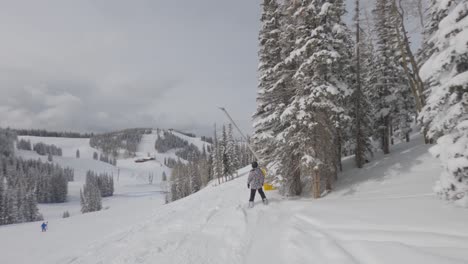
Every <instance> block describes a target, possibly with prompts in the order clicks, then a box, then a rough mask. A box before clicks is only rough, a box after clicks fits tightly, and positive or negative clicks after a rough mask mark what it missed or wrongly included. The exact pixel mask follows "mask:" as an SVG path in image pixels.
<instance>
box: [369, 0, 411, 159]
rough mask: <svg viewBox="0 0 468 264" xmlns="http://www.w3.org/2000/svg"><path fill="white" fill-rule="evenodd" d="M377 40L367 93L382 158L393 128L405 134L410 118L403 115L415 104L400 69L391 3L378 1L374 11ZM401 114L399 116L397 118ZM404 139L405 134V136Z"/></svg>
mask: <svg viewBox="0 0 468 264" xmlns="http://www.w3.org/2000/svg"><path fill="white" fill-rule="evenodd" d="M373 13H374V20H375V31H376V37H377V43H376V44H377V49H376V53H377V56H376V61H375V64H374V71H373V75H374V77H373V79H374V80H376V82H375V84H374V88H373V89H372V92H371V93H370V99H371V101H372V102H373V108H374V110H375V118H374V120H375V122H374V126H375V127H374V131H375V137H376V138H379V139H380V142H381V148H382V150H383V152H384V153H385V154H388V153H390V144H391V143H392V141H391V136H392V134H393V126H394V125H395V124H396V125H397V126H399V127H402V131H405V129H406V126H405V125H404V124H406V123H407V122H409V120H410V118H408V117H407V116H406V115H408V114H409V113H411V111H414V104H413V105H412V104H411V103H409V101H408V100H413V102H414V99H413V98H412V96H411V93H410V90H409V83H408V80H407V79H406V75H405V72H404V71H403V68H402V67H401V66H400V65H399V59H400V56H401V53H399V51H398V50H397V49H398V44H397V42H398V40H397V39H398V37H397V36H396V34H398V31H397V30H396V28H395V27H394V26H395V22H394V20H395V19H397V18H396V17H395V14H394V12H393V3H392V1H387V0H377V2H376V5H375V8H374V10H373ZM399 113H400V114H399ZM405 135H406V133H405Z"/></svg>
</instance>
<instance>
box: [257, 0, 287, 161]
mask: <svg viewBox="0 0 468 264" xmlns="http://www.w3.org/2000/svg"><path fill="white" fill-rule="evenodd" d="M262 7H263V13H262V17H261V22H262V27H261V29H260V33H259V42H260V43H259V46H260V50H259V52H258V55H259V61H260V62H259V66H258V71H259V75H260V77H259V79H260V80H259V83H258V92H257V110H256V112H255V114H254V119H255V122H254V128H255V132H254V135H253V142H254V144H255V148H256V149H257V152H258V153H259V155H260V156H261V157H262V159H263V162H271V161H273V159H274V156H273V152H274V149H275V144H274V142H273V141H274V135H275V129H274V127H275V126H276V124H277V121H278V118H279V112H278V106H279V104H280V103H281V101H280V99H281V98H283V96H284V95H283V94H282V90H283V89H282V87H283V85H282V76H281V71H279V69H280V68H281V66H280V65H279V64H280V63H281V61H282V58H281V47H280V44H279V41H280V33H281V29H280V23H281V19H282V18H281V16H282V14H281V10H280V6H279V4H278V2H277V0H264V1H263V4H262Z"/></svg>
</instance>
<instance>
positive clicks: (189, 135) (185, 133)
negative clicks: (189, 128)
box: [169, 128, 197, 138]
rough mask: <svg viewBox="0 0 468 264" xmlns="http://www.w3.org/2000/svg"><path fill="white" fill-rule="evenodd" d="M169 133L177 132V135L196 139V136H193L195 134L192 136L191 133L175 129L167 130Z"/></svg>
mask: <svg viewBox="0 0 468 264" xmlns="http://www.w3.org/2000/svg"><path fill="white" fill-rule="evenodd" d="M169 131H175V132H177V133H179V134H182V135H185V136H187V137H191V138H196V137H197V135H195V134H193V133H189V132H182V131H180V130H176V129H173V128H171V129H169Z"/></svg>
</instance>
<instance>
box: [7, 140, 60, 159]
mask: <svg viewBox="0 0 468 264" xmlns="http://www.w3.org/2000/svg"><path fill="white" fill-rule="evenodd" d="M16 147H17V148H18V149H22V150H29V151H31V150H34V151H35V152H36V153H37V154H39V155H41V156H45V155H52V156H62V149H61V148H59V147H57V146H55V145H54V144H52V145H48V144H45V143H42V142H39V143H36V144H34V145H32V144H31V141H30V140H25V139H20V140H19V141H18V142H17V143H16Z"/></svg>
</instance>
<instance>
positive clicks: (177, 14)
mask: <svg viewBox="0 0 468 264" xmlns="http://www.w3.org/2000/svg"><path fill="white" fill-rule="evenodd" d="M0 3H1V6H2V8H0V32H2V41H0V126H11V127H21V128H49V129H54V130H77V131H107V130H112V129H120V128H126V127H136V126H138V127H150V126H151V127H161V128H168V127H173V128H179V129H184V130H190V131H192V132H196V133H202V134H211V133H212V127H213V124H214V123H215V122H217V123H218V124H219V123H222V122H226V119H225V117H224V116H223V114H222V113H221V112H220V111H219V110H218V109H217V107H218V106H225V107H226V108H227V109H229V110H230V111H231V113H232V115H233V117H234V118H235V119H236V120H237V121H239V123H240V126H241V127H242V128H243V129H244V130H246V131H247V132H251V130H252V129H251V120H250V118H251V115H252V113H253V112H254V110H255V96H256V85H257V72H256V71H257V50H258V44H257V34H258V29H259V26H260V23H259V19H260V13H261V8H260V3H261V0H236V1H232V0H199V1H191V0H170V1H168V0H136V1H128V0H98V1H96V0H80V1H62V0H43V1H33V0H29V1H26V0H17V1H3V0H0ZM350 15H351V14H348V17H349V16H350ZM348 20H349V19H348Z"/></svg>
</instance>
